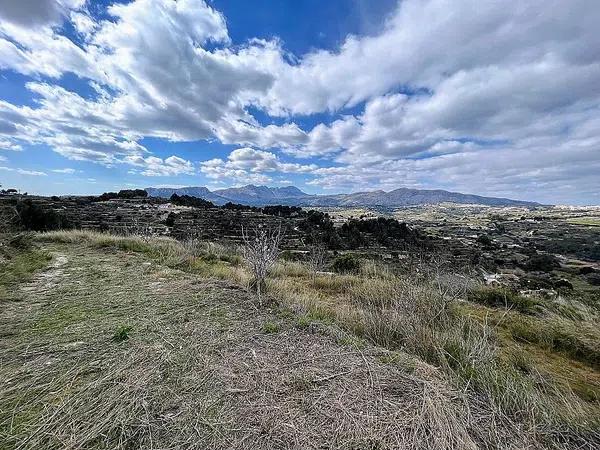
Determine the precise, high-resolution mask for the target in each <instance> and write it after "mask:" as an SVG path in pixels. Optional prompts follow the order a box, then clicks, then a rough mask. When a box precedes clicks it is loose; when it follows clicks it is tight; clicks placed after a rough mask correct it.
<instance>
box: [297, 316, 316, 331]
mask: <svg viewBox="0 0 600 450" xmlns="http://www.w3.org/2000/svg"><path fill="white" fill-rule="evenodd" d="M311 323H312V322H311V320H310V318H309V317H308V315H304V316H300V317H298V319H296V326H297V327H298V328H301V329H306V328H308V327H310V324H311Z"/></svg>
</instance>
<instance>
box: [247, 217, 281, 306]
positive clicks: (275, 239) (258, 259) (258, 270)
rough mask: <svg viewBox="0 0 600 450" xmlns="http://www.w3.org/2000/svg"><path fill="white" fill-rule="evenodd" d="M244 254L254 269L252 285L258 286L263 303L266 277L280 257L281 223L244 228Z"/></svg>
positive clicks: (260, 300) (252, 269)
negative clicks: (250, 228) (249, 228)
mask: <svg viewBox="0 0 600 450" xmlns="http://www.w3.org/2000/svg"><path fill="white" fill-rule="evenodd" d="M242 237H243V239H244V248H243V256H244V259H245V261H246V263H247V264H248V267H250V270H251V271H252V276H253V280H252V285H253V286H255V287H256V293H257V295H258V300H259V302H261V303H262V297H261V295H262V291H263V288H264V285H265V279H266V277H267V275H268V273H269V271H270V270H271V268H272V267H273V266H274V265H275V262H276V261H277V258H278V257H279V246H280V244H281V238H282V233H281V225H280V226H279V227H277V228H268V227H265V226H259V227H257V228H255V229H253V230H250V231H249V230H244V228H243V227H242Z"/></svg>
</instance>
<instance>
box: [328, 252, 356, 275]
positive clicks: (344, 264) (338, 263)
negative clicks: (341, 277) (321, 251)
mask: <svg viewBox="0 0 600 450" xmlns="http://www.w3.org/2000/svg"><path fill="white" fill-rule="evenodd" d="M331 269H332V270H333V271H334V272H337V273H357V272H358V271H359V270H360V260H359V259H358V258H357V257H356V256H354V255H351V254H345V255H340V256H338V257H337V258H335V259H334V261H333V263H332V264H331Z"/></svg>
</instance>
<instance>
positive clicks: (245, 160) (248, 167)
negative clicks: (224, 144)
mask: <svg viewBox="0 0 600 450" xmlns="http://www.w3.org/2000/svg"><path fill="white" fill-rule="evenodd" d="M317 168H318V166H317V165H315V164H298V163H287V162H283V161H281V160H280V159H279V158H278V157H277V155H275V154H274V153H270V152H266V151H262V150H255V149H252V148H248V147H244V148H238V149H236V150H233V151H232V152H231V153H230V154H229V156H228V158H227V160H225V161H224V160H222V159H219V158H215V159H211V160H208V161H204V162H202V163H201V167H200V170H201V172H203V173H204V174H205V175H206V176H207V177H209V178H212V179H223V178H228V179H231V180H235V181H238V182H240V181H243V182H256V183H261V184H264V183H265V182H270V181H272V180H273V179H272V178H271V177H269V176H267V175H265V173H270V172H279V173H310V172H313V171H315V170H316V169H317Z"/></svg>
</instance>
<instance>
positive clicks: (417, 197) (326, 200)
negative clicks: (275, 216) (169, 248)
mask: <svg viewBox="0 0 600 450" xmlns="http://www.w3.org/2000/svg"><path fill="white" fill-rule="evenodd" d="M146 192H148V195H149V196H151V197H163V198H169V197H171V195H173V194H178V195H190V196H192V197H199V198H203V199H205V200H208V201H211V202H213V203H214V204H216V205H223V204H225V203H227V202H232V203H241V204H244V205H252V206H264V205H290V206H291V205H294V206H345V207H357V206H371V207H374V206H384V207H400V206H415V205H431V204H438V203H446V202H451V203H461V204H477V205H487V206H538V205H539V204H538V203H534V202H526V201H521V200H511V199H508V198H498V197H482V196H480V195H472V194H461V193H458V192H449V191H443V190H439V189H436V190H428V189H408V188H400V189H395V190H393V191H389V192H386V191H381V190H380V191H370V192H356V193H352V194H332V195H312V194H307V193H305V192H303V191H301V190H300V189H298V188H297V187H294V186H287V187H268V186H255V185H252V184H249V185H247V186H242V187H235V188H227V189H216V190H214V191H211V190H209V189H208V188H206V187H203V186H200V187H192V186H190V187H180V188H154V187H149V188H146Z"/></svg>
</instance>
